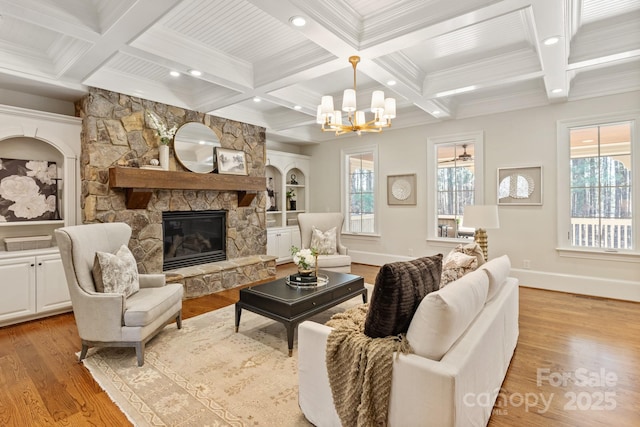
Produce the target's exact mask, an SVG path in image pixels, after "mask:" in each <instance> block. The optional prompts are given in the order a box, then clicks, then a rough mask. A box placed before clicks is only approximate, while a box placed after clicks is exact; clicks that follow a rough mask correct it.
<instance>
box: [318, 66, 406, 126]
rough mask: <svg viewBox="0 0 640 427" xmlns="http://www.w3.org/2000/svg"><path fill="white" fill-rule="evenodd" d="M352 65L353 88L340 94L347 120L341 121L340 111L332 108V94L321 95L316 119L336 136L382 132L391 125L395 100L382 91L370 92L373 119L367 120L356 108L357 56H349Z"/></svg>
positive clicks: (394, 114)
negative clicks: (386, 96) (350, 133)
mask: <svg viewBox="0 0 640 427" xmlns="http://www.w3.org/2000/svg"><path fill="white" fill-rule="evenodd" d="M349 62H350V63H351V65H352V66H353V89H345V91H344V94H343V96H342V111H344V112H346V113H347V122H348V123H346V122H345V123H344V124H343V123H342V111H338V110H335V109H334V108H333V96H329V95H327V96H323V97H322V101H321V103H320V105H318V113H317V117H316V121H317V122H318V124H321V125H322V131H323V132H335V133H336V136H338V135H343V134H345V133H349V132H355V133H357V134H358V135H361V134H362V132H376V133H379V132H382V129H383V128H386V127H389V126H391V119H393V118H395V117H396V100H395V99H394V98H386V99H385V97H384V92H383V91H381V90H374V91H373V93H372V94H371V112H372V113H373V114H374V117H373V120H370V121H367V120H366V118H365V115H364V111H358V110H357V109H356V66H357V65H358V62H360V57H359V56H351V57H349Z"/></svg>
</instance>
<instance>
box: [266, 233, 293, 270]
mask: <svg viewBox="0 0 640 427" xmlns="http://www.w3.org/2000/svg"><path fill="white" fill-rule="evenodd" d="M291 246H295V247H298V248H299V247H300V230H299V229H298V228H295V227H282V228H274V229H269V230H267V255H273V256H276V257H278V259H277V260H276V263H278V264H281V263H284V262H289V261H291V259H292V257H291Z"/></svg>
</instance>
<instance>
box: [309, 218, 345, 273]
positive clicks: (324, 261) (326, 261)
mask: <svg viewBox="0 0 640 427" xmlns="http://www.w3.org/2000/svg"><path fill="white" fill-rule="evenodd" d="M343 222H344V216H343V215H342V214H341V213H340V212H327V213H301V214H298V227H299V228H300V241H301V246H302V249H309V248H310V245H311V234H312V230H313V227H315V228H317V229H318V230H320V231H322V232H326V231H328V230H330V229H331V228H333V227H335V228H336V253H335V254H333V255H318V268H320V269H323V270H329V271H336V272H338V273H351V257H350V256H349V255H348V249H347V248H346V247H345V246H344V245H342V243H341V242H340V233H341V232H342V223H343Z"/></svg>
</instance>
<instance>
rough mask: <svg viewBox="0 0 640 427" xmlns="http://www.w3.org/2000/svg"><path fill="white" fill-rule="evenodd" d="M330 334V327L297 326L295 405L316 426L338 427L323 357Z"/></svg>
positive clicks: (309, 323) (301, 324)
mask: <svg viewBox="0 0 640 427" xmlns="http://www.w3.org/2000/svg"><path fill="white" fill-rule="evenodd" d="M330 332H331V328H330V327H328V326H325V325H322V324H320V323H315V322H311V321H305V322H302V323H300V324H299V325H298V405H299V406H300V409H302V412H303V413H304V415H305V416H306V417H307V419H308V420H309V421H310V422H311V423H313V424H314V425H315V426H316V427H340V426H341V423H340V418H339V417H338V413H337V412H336V409H335V406H334V405H333V397H332V396H331V387H330V386H329V375H328V374H327V365H326V357H325V349H326V347H327V337H328V336H329V333H330Z"/></svg>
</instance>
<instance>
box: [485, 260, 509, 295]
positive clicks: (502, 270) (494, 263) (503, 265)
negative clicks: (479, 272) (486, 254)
mask: <svg viewBox="0 0 640 427" xmlns="http://www.w3.org/2000/svg"><path fill="white" fill-rule="evenodd" d="M482 268H483V269H484V270H485V271H486V272H487V275H488V276H489V292H488V294H487V302H489V301H491V300H492V299H493V298H494V297H495V296H496V295H497V294H498V291H499V290H500V288H501V287H502V285H503V284H504V282H505V280H507V277H508V276H509V272H511V260H510V259H509V257H508V256H507V255H502V256H501V257H498V258H495V259H492V260H491V261H488V262H487V263H485V264H484V265H483V266H482Z"/></svg>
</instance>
